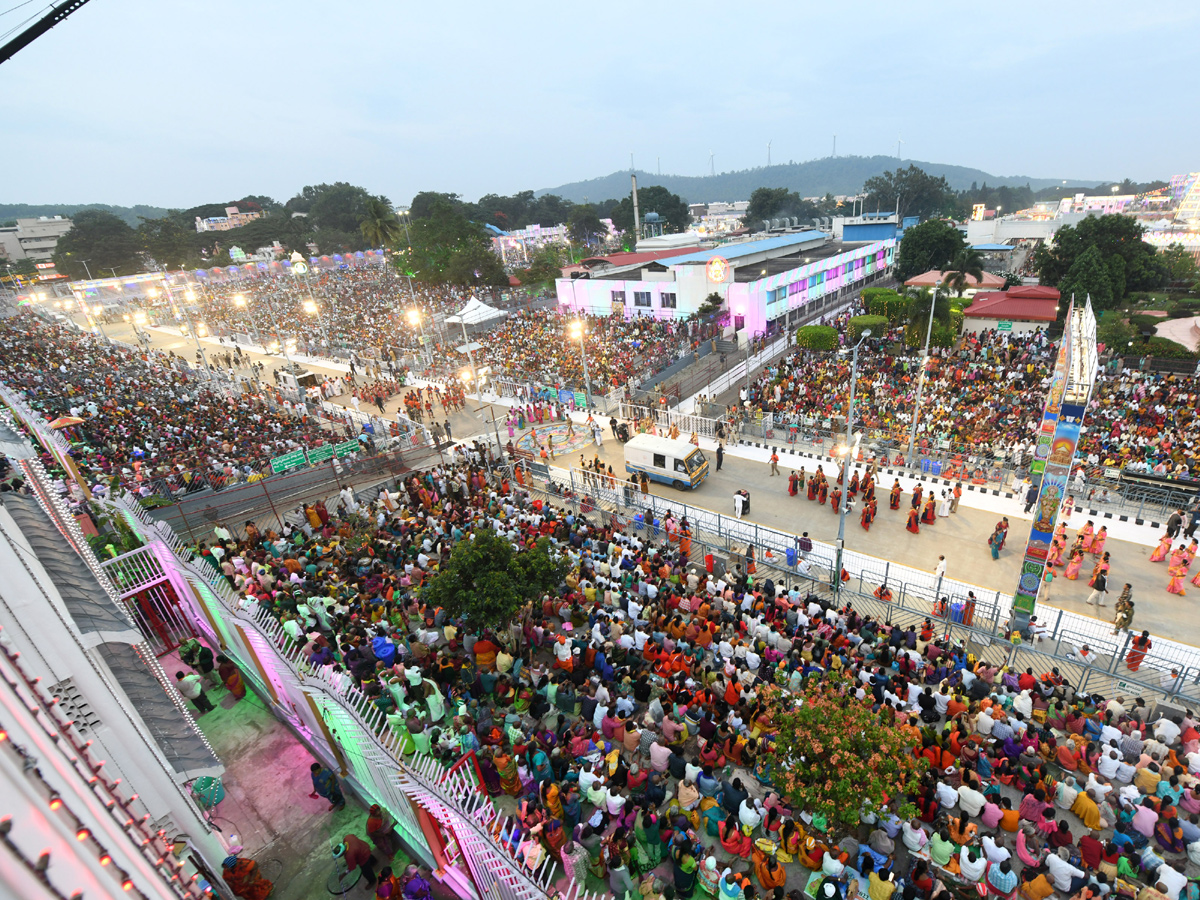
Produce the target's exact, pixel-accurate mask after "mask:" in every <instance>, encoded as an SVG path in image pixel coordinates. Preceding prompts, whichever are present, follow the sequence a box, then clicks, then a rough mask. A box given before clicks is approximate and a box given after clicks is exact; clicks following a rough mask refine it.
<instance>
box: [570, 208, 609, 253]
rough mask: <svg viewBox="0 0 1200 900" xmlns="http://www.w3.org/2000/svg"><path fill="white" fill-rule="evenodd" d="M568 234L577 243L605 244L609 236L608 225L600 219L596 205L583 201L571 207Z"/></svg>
mask: <svg viewBox="0 0 1200 900" xmlns="http://www.w3.org/2000/svg"><path fill="white" fill-rule="evenodd" d="M567 234H568V235H569V236H570V238H571V240H572V241H574V242H575V243H577V244H596V245H597V246H599V245H600V244H603V243H604V241H605V239H606V238H607V237H608V227H607V226H606V225H605V224H604V223H603V222H601V221H600V216H598V215H597V214H596V207H594V206H592V204H590V203H581V204H579V205H578V206H573V207H571V212H570V214H569V215H568V217H567Z"/></svg>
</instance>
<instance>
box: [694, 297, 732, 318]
mask: <svg viewBox="0 0 1200 900" xmlns="http://www.w3.org/2000/svg"><path fill="white" fill-rule="evenodd" d="M724 307H725V298H724V297H722V296H721V295H720V294H718V293H717V292H716V291H713V292H712V293H711V294H709V295H708V296H707V297H705V298H704V302H703V303H701V304H700V308H699V309H697V310H696V319H697V320H699V321H701V322H711V321H713V320H714V319H716V318H717V317H718V316H720V315H721V314H722V312H723V310H724Z"/></svg>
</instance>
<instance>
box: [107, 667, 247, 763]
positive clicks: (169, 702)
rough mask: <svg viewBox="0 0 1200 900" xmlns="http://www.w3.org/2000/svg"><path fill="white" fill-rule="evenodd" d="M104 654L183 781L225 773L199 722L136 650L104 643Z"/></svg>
mask: <svg viewBox="0 0 1200 900" xmlns="http://www.w3.org/2000/svg"><path fill="white" fill-rule="evenodd" d="M100 655H101V656H102V657H103V658H104V661H105V662H106V663H108V667H109V669H111V670H112V673H113V675H115V676H116V679H117V682H118V683H119V684H120V685H121V690H123V691H124V692H125V695H126V696H127V697H128V698H129V700H130V702H132V703H133V706H134V708H135V709H136V710H137V713H138V715H139V716H140V717H141V719H142V721H143V722H144V723H146V728H147V729H148V730H149V731H150V735H151V736H152V737H153V738H154V742H155V743H156V744H157V745H158V749H159V750H161V751H162V755H163V756H164V757H166V760H167V762H168V763H169V764H170V766H171V768H172V769H174V770H175V772H176V773H177V774H178V775H179V776H180V781H191V780H192V779H193V778H199V777H201V776H202V775H210V776H212V777H214V778H215V777H219V776H220V775H221V774H222V773H223V772H224V771H225V769H224V767H223V766H222V765H221V761H220V760H219V759H217V758H216V757H215V756H214V755H213V753H212V751H211V750H209V749H208V744H207V743H206V742H205V741H204V739H203V738H202V737H201V736H200V733H199V731H198V730H197V728H196V723H195V722H194V721H193V720H192V718H191V717H190V716H188V715H186V714H185V713H183V712H181V711H180V709H179V707H178V706H176V705H175V701H174V700H173V699H172V698H171V697H170V696H168V695H167V689H166V688H165V687H163V685H162V684H161V683H160V682H159V680H158V678H156V677H155V675H154V673H153V672H151V671H150V667H149V666H148V665H147V664H146V661H145V660H144V659H142V657H141V655H140V654H139V653H138V650H137V648H136V647H131V646H130V645H128V644H117V643H108V644H103V645H102V646H101V647H100Z"/></svg>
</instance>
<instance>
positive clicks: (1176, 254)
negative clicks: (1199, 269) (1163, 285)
mask: <svg viewBox="0 0 1200 900" xmlns="http://www.w3.org/2000/svg"><path fill="white" fill-rule="evenodd" d="M1162 261H1163V264H1164V265H1165V266H1166V267H1167V280H1168V281H1170V282H1171V283H1172V284H1189V285H1190V284H1192V283H1193V282H1194V281H1195V280H1196V274H1197V273H1196V258H1195V257H1194V256H1192V254H1191V253H1190V252H1189V251H1188V249H1187V248H1186V247H1184V246H1183V244H1180V243H1178V242H1176V243H1174V244H1171V245H1169V246H1168V247H1166V248H1164V249H1163V251H1162Z"/></svg>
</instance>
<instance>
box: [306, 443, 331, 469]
mask: <svg viewBox="0 0 1200 900" xmlns="http://www.w3.org/2000/svg"><path fill="white" fill-rule="evenodd" d="M332 456H333V444H322V445H321V446H320V447H313V448H312V449H311V450H309V451H308V464H309V465H310V466H315V465H316V464H317V463H322V462H325V460H327V459H330V458H331V457H332Z"/></svg>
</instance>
